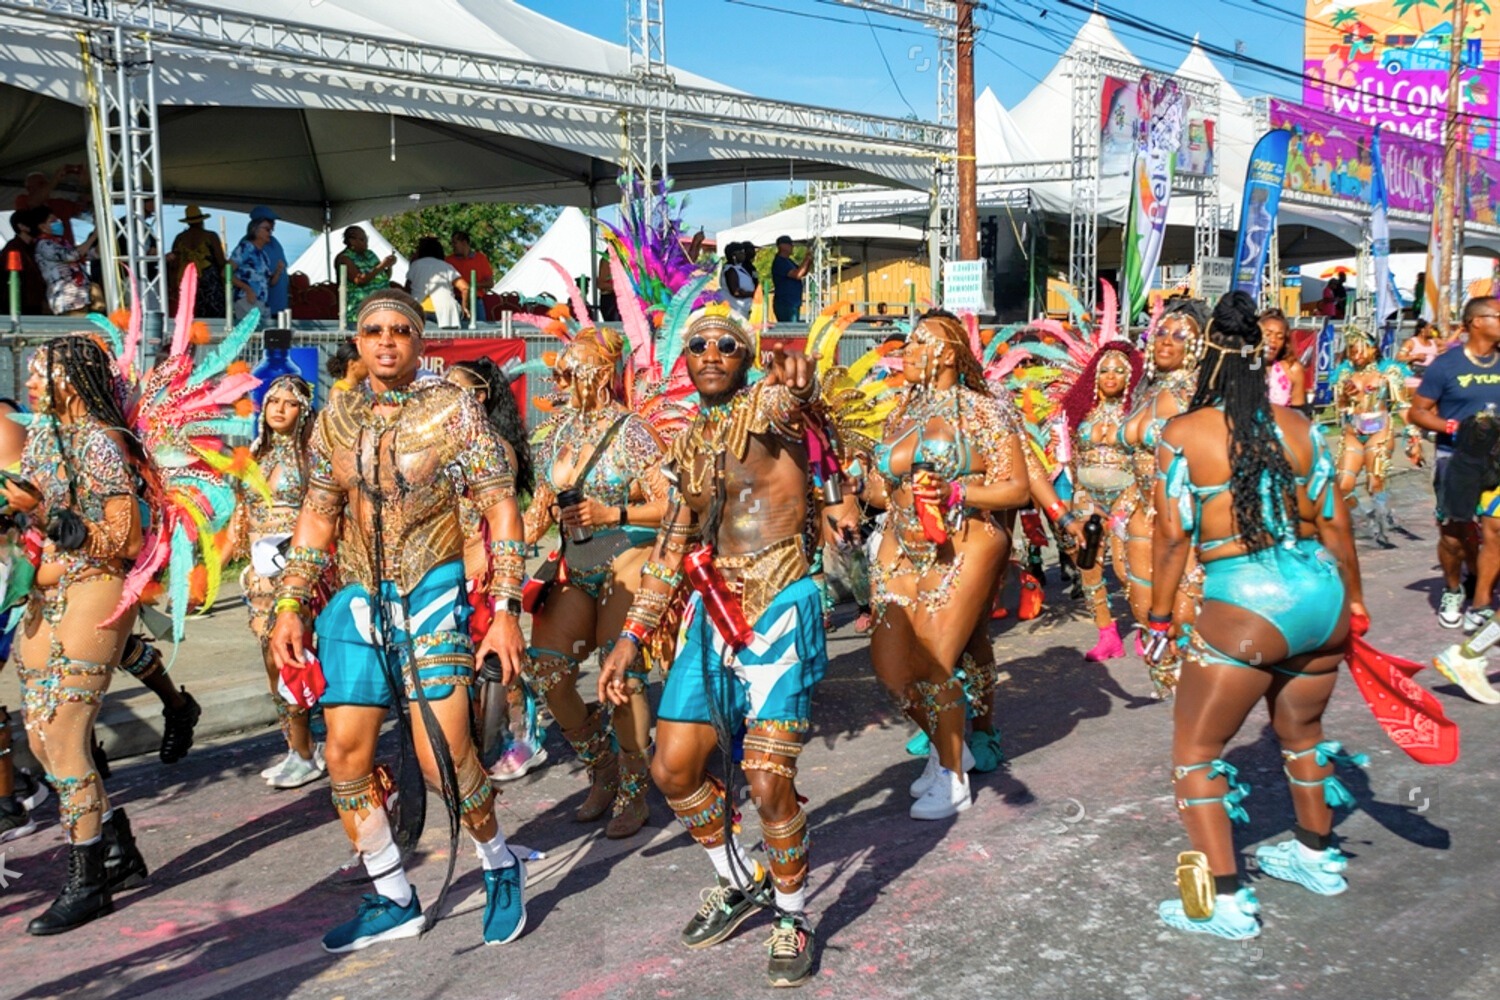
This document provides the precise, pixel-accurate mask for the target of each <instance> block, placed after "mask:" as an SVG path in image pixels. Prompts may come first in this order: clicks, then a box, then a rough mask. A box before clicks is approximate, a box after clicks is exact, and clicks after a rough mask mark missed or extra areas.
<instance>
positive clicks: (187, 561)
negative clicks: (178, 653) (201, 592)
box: [167, 524, 194, 642]
mask: <svg viewBox="0 0 1500 1000" xmlns="http://www.w3.org/2000/svg"><path fill="white" fill-rule="evenodd" d="M193 562H194V559H193V542H192V540H191V539H190V538H188V533H187V529H185V528H184V527H183V526H182V525H181V524H179V525H177V527H175V528H173V529H172V552H171V555H169V556H168V557H167V572H168V577H167V600H168V603H169V604H170V605H171V609H172V641H173V642H181V641H182V636H183V633H184V631H185V630H186V627H187V607H188V600H189V598H190V596H191V593H192V591H191V577H192V573H193Z"/></svg>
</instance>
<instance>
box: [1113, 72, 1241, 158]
mask: <svg viewBox="0 0 1500 1000" xmlns="http://www.w3.org/2000/svg"><path fill="white" fill-rule="evenodd" d="M1101 90H1102V93H1101V100H1100V107H1099V134H1100V142H1099V176H1100V177H1125V176H1127V175H1129V174H1130V173H1131V168H1132V165H1133V164H1134V163H1135V154H1136V152H1137V151H1138V150H1143V149H1145V148H1146V145H1147V139H1148V136H1147V132H1148V131H1149V130H1150V126H1149V124H1143V123H1149V122H1150V120H1151V117H1152V106H1153V104H1154V103H1155V102H1157V101H1160V100H1162V99H1163V98H1164V95H1166V94H1168V93H1171V94H1172V97H1171V99H1172V100H1173V101H1176V100H1178V99H1179V94H1180V92H1179V91H1177V85H1176V81H1174V80H1173V79H1172V78H1171V77H1154V76H1150V75H1143V76H1142V77H1141V78H1140V79H1139V80H1122V79H1120V78H1119V77H1114V76H1107V77H1105V78H1104V84H1103V87H1102V88H1101ZM1180 99H1181V101H1182V108H1183V110H1182V113H1181V115H1180V116H1178V117H1179V119H1180V125H1178V129H1179V131H1180V132H1181V133H1182V134H1181V135H1180V136H1179V137H1178V138H1177V139H1176V141H1175V142H1173V143H1172V145H1173V147H1174V148H1175V149H1177V150H1178V154H1177V163H1176V172H1177V173H1179V174H1192V175H1196V176H1207V175H1209V174H1212V173H1213V163H1214V154H1215V147H1214V132H1215V123H1214V120H1213V119H1212V118H1205V117H1203V115H1202V114H1195V113H1194V111H1193V105H1192V101H1191V99H1190V98H1188V96H1187V95H1186V94H1180Z"/></svg>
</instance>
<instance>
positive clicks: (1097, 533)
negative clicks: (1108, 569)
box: [1077, 514, 1104, 569]
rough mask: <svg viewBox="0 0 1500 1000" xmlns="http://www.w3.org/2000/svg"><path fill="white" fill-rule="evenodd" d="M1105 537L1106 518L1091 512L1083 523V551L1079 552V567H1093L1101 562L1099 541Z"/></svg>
mask: <svg viewBox="0 0 1500 1000" xmlns="http://www.w3.org/2000/svg"><path fill="white" fill-rule="evenodd" d="M1103 538H1104V519H1103V518H1101V517H1100V516H1099V515H1098V514H1090V515H1089V519H1088V520H1087V521H1085V522H1084V523H1083V551H1081V552H1079V553H1078V560H1077V561H1078V568H1079V569H1093V568H1094V566H1095V564H1097V563H1098V562H1099V542H1100V541H1102V540H1103Z"/></svg>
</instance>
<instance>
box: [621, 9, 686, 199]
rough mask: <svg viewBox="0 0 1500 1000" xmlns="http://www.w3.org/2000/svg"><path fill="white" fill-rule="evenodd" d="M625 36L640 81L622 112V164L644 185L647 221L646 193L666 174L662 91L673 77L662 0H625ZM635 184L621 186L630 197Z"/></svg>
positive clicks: (671, 83)
mask: <svg viewBox="0 0 1500 1000" xmlns="http://www.w3.org/2000/svg"><path fill="white" fill-rule="evenodd" d="M626 10H627V14H626V25H625V35H626V38H627V39H628V40H629V47H630V75H631V77H632V79H633V80H634V81H635V82H636V83H637V84H638V85H639V92H638V93H637V94H636V95H635V97H636V100H635V101H634V102H632V103H633V104H634V105H635V106H634V107H632V108H631V109H629V110H627V111H625V112H623V114H622V117H623V119H624V122H625V156H624V158H623V161H622V162H621V166H622V167H624V169H625V171H626V172H627V173H628V174H630V175H631V177H632V178H633V179H634V180H635V181H637V182H639V183H640V184H641V185H643V190H644V191H645V193H646V195H647V197H646V198H645V204H644V211H645V213H646V221H647V222H648V223H651V222H654V221H655V220H654V219H652V218H651V214H652V212H653V211H654V210H655V208H654V206H655V204H656V199H655V198H652V197H650V195H651V193H652V185H653V184H654V183H655V182H657V181H659V180H663V179H665V178H666V176H667V108H666V104H667V102H666V101H665V100H664V99H663V95H665V94H666V93H668V92H670V91H671V89H672V88H673V87H674V86H675V83H676V81H675V80H674V79H673V78H672V73H671V70H670V69H669V68H668V66H667V37H666V20H665V17H664V15H663V11H662V0H626ZM633 188H634V185H625V187H624V191H625V192H626V196H627V197H629V196H631V192H632V190H633Z"/></svg>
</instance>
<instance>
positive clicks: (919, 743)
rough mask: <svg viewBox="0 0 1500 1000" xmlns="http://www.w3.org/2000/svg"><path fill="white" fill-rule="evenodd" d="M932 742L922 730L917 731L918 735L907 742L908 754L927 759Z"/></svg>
mask: <svg viewBox="0 0 1500 1000" xmlns="http://www.w3.org/2000/svg"><path fill="white" fill-rule="evenodd" d="M931 747H932V741H931V740H929V739H928V738H927V734H926V733H924V732H923V731H922V730H920V729H918V730H917V735H915V736H913V737H912V738H911V739H909V740H907V741H906V752H907V753H909V754H911V755H912V756H913V757H926V756H927V751H928V750H929V749H931Z"/></svg>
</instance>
